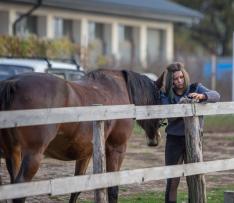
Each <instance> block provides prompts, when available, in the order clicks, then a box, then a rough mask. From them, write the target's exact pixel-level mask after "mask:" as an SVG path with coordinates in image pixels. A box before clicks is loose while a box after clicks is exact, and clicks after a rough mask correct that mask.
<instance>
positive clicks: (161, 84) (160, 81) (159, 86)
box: [155, 71, 165, 89]
mask: <svg viewBox="0 0 234 203" xmlns="http://www.w3.org/2000/svg"><path fill="white" fill-rule="evenodd" d="M164 73H165V71H164V72H163V73H162V74H161V75H160V76H159V78H158V79H157V80H156V81H155V85H156V86H157V88H158V89H161V88H162V86H163V83H164Z"/></svg>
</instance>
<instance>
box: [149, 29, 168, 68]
mask: <svg viewBox="0 0 234 203" xmlns="http://www.w3.org/2000/svg"><path fill="white" fill-rule="evenodd" d="M147 42H148V43H147V61H148V63H149V64H153V63H156V62H158V60H165V31H164V30H160V29H153V28H152V29H148V32H147Z"/></svg>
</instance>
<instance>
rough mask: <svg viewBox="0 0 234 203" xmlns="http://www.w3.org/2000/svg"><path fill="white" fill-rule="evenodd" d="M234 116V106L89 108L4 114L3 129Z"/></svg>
mask: <svg viewBox="0 0 234 203" xmlns="http://www.w3.org/2000/svg"><path fill="white" fill-rule="evenodd" d="M219 114H234V102H218V103H213V104H212V103H208V104H197V103H195V104H173V105H157V106H135V105H114V106H86V107H64V108H51V109H34V110H16V111H1V112H0V128H10V127H19V126H30V125H43V124H53V123H70V122H82V121H99V120H111V119H121V118H135V119H137V120H140V119H152V118H172V117H188V116H201V115H219Z"/></svg>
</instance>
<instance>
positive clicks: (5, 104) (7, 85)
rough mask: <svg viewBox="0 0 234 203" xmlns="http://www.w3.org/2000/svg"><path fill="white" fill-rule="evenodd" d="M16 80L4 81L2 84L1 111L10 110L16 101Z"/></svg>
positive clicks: (0, 87)
mask: <svg viewBox="0 0 234 203" xmlns="http://www.w3.org/2000/svg"><path fill="white" fill-rule="evenodd" d="M16 85H17V81H16V80H4V81H1V82H0V110H8V109H9V108H10V105H11V103H12V101H13V99H14V94H15V91H16Z"/></svg>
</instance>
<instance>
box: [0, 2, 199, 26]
mask: <svg viewBox="0 0 234 203" xmlns="http://www.w3.org/2000/svg"><path fill="white" fill-rule="evenodd" d="M0 1H4V2H6V1H5V0H0ZM7 2H8V3H18V4H23V3H24V4H31V5H32V4H36V3H37V2H38V0H8V1H7ZM42 6H46V7H53V8H60V9H69V10H75V11H80V12H91V13H96V14H105V15H115V16H124V17H132V18H141V19H150V20H163V21H172V22H186V23H191V22H193V21H197V20H199V19H200V18H202V14H201V13H200V12H198V11H195V10H193V9H191V8H188V7H185V6H182V5H179V4H177V3H174V2H171V1H168V0H144V1H142V0H42Z"/></svg>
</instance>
